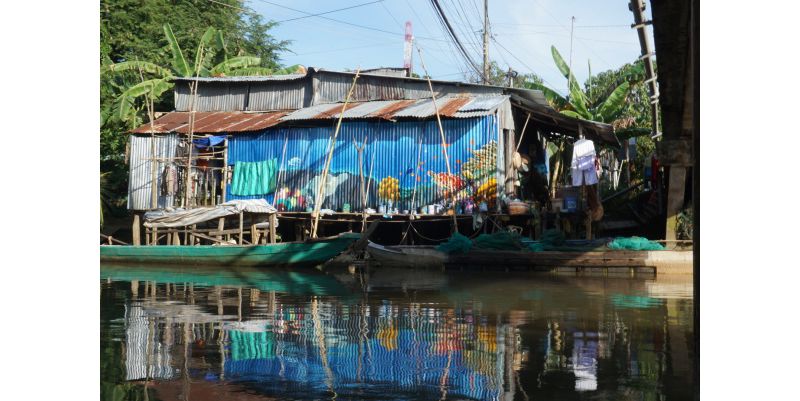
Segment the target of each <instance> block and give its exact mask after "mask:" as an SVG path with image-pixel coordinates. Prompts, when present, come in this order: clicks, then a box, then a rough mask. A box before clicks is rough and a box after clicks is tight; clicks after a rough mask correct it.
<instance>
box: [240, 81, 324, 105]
mask: <svg viewBox="0 0 800 401" xmlns="http://www.w3.org/2000/svg"><path fill="white" fill-rule="evenodd" d="M310 92H311V80H309V79H305V80H297V81H270V82H255V83H251V84H250V99H249V100H248V105H247V110H251V111H269V110H294V109H299V108H302V107H304V106H305V105H307V104H310V102H311V95H310Z"/></svg>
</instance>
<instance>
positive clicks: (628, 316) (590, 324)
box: [101, 266, 694, 400]
mask: <svg viewBox="0 0 800 401" xmlns="http://www.w3.org/2000/svg"><path fill="white" fill-rule="evenodd" d="M165 272H168V273H169V274H166V273H165ZM102 275H103V279H104V280H103V281H102V283H103V284H102V292H101V296H102V302H103V304H104V305H103V308H102V310H103V314H102V315H101V321H102V323H103V324H102V326H101V327H102V330H101V335H102V336H101V338H102V343H101V347H110V348H114V347H121V349H122V352H121V353H117V354H114V353H109V352H106V353H104V354H103V355H104V356H103V358H104V370H106V372H105V373H104V374H106V376H107V377H106V380H105V381H104V382H105V383H107V384H108V383H111V384H113V385H116V386H122V385H128V386H130V385H133V384H135V385H140V391H139V392H138V393H137V392H135V391H130V390H128V392H127V393H126V394H127V399H144V398H143V397H146V398H148V399H165V400H166V399H192V400H202V399H207V397H210V398H208V399H225V398H234V396H235V397H239V398H236V399H240V398H241V397H245V395H246V398H243V399H265V398H264V397H267V399H270V398H271V397H274V398H280V399H368V398H371V399H475V400H500V399H502V400H514V399H516V400H529V399H542V398H543V399H585V398H587V397H588V398H591V399H609V400H611V399H636V400H662V399H690V398H692V394H693V389H692V385H693V384H692V378H693V374H692V368H693V362H692V361H693V358H694V356H693V354H692V352H691V350H692V346H691V344H692V299H691V291H690V290H691V282H690V281H685V280H686V279H684V280H671V281H670V280H661V279H658V280H628V279H609V278H572V277H558V276H549V275H524V276H508V275H500V276H498V275H494V276H493V277H490V276H481V275H478V274H474V273H470V274H444V273H434V272H414V271H402V270H400V271H397V270H375V271H373V272H372V273H371V274H370V275H368V276H357V275H352V274H350V273H349V272H347V271H343V272H338V273H336V274H323V273H320V272H315V271H309V272H307V273H297V272H291V273H290V272H277V271H271V272H269V273H265V272H258V271H257V270H239V269H236V270H231V271H228V272H227V273H225V274H223V275H222V276H224V277H227V278H226V279H225V280H221V281H220V280H219V279H218V280H217V282H215V283H211V284H210V285H209V283H210V282H209V279H210V277H219V276H220V275H219V274H218V273H215V271H212V270H209V271H203V270H194V271H193V270H182V271H168V270H166V269H159V271H148V270H146V269H145V270H143V269H133V268H132V269H129V268H119V267H113V266H104V267H103V268H102ZM136 278H138V279H136ZM267 278H268V279H267ZM109 279H110V282H109V281H108V280H109ZM154 279H159V280H164V281H162V282H159V281H155V280H154ZM237 280H238V281H237ZM298 280H299V281H302V282H303V283H304V284H303V285H296V284H292V285H289V284H287V283H297V282H299V281H298ZM684 281H685V282H684ZM362 282H364V283H366V284H365V285H364V286H362V285H361V283H362ZM265 283H266V284H265ZM393 283H394V284H393ZM215 284H216V285H215ZM267 284H268V285H267ZM686 286H688V288H689V292H688V293H687V292H686ZM363 288H366V289H367V291H362V289H363ZM114 364H117V365H118V366H119V367H124V375H117V376H113V375H110V374H108V371H113V368H111V367H110V366H112V365H114ZM145 387H146V388H148V389H149V391H147V392H145V391H143V390H141V389H143V388H145ZM106 393H108V392H106ZM247 397H249V398H247ZM118 399H125V398H118Z"/></svg>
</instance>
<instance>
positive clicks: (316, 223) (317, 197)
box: [311, 67, 361, 238]
mask: <svg viewBox="0 0 800 401" xmlns="http://www.w3.org/2000/svg"><path fill="white" fill-rule="evenodd" d="M360 73H361V67H359V68H358V69H357V70H356V76H355V77H353V84H352V85H350V91H349V92H347V98H345V100H344V104H342V112H341V113H340V114H339V121H338V122H337V123H336V130H335V131H334V132H333V136H332V137H331V144H330V150H329V151H328V158H327V159H326V160H325V167H324V168H323V169H322V179H320V182H319V185H318V186H317V193H316V194H315V199H314V201H315V202H314V213H313V214H312V217H313V218H314V220H313V221H312V223H311V238H317V228H318V227H319V209H320V208H321V207H322V201H323V200H324V199H325V197H324V196H322V194H321V192H322V191H323V190H324V189H325V182H326V181H327V179H328V169H329V168H330V166H331V159H333V150H334V149H336V138H337V137H338V136H339V130H340V129H341V128H342V119H343V118H344V112H345V111H346V110H347V104H348V103H350V98H351V97H352V96H353V91H354V90H355V89H356V81H357V80H358V75H359V74H360Z"/></svg>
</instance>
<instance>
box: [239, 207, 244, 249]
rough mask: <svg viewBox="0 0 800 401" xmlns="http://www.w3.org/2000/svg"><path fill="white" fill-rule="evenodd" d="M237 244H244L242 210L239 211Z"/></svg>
mask: <svg viewBox="0 0 800 401" xmlns="http://www.w3.org/2000/svg"><path fill="white" fill-rule="evenodd" d="M238 244H239V245H244V212H239V242H238Z"/></svg>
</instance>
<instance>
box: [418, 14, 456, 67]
mask: <svg viewBox="0 0 800 401" xmlns="http://www.w3.org/2000/svg"><path fill="white" fill-rule="evenodd" d="M406 4H408V8H410V9H411V12H412V13H413V14H414V16H416V17H417V19H418V20H419V22H420V24H422V27H423V28H425V32H428V34H429V35H432V34H433V31H431V30H430V28H428V25H426V24H425V20H424V19H423V18H422V17H420V16H419V14H417V10H415V9H414V6H413V5H411V2H409V1H408V0H406ZM414 39H417V37H414ZM446 43H447V51H449V52H450V55H451V56H452V57H453V60H455V59H457V58H458V56H457V55H456V50H455V49H454V48H453V44H452V43H451V42H450V41H447V42H446ZM435 44H436V47H437V48H438V49H439V50H441V51H442V52H443V53H444V51H445V50H444V49H443V48H442V44H441V42H435ZM430 54H431V55H433V58H435V59H437V60H439V61H441V60H440V59H439V58H438V57H436V56H435V55H434V53H430ZM445 64H446V63H445Z"/></svg>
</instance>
